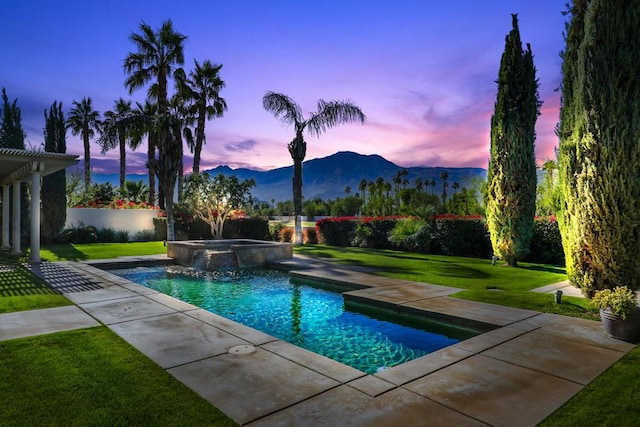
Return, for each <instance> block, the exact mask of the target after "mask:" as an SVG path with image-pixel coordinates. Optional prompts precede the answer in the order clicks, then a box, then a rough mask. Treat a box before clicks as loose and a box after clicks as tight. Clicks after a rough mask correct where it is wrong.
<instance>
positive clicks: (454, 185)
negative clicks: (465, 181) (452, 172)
mask: <svg viewBox="0 0 640 427" xmlns="http://www.w3.org/2000/svg"><path fill="white" fill-rule="evenodd" d="M451 188H453V194H456V192H457V190H458V188H460V183H458V182H454V183H453V185H452V186H451Z"/></svg>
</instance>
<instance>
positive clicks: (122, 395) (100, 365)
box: [0, 327, 235, 426]
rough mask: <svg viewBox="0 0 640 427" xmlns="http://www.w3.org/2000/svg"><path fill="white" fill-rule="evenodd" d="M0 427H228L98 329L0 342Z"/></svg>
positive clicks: (208, 407) (207, 407) (159, 371)
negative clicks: (213, 426) (0, 402)
mask: <svg viewBox="0 0 640 427" xmlns="http://www.w3.org/2000/svg"><path fill="white" fill-rule="evenodd" d="M0 354H2V361H3V362H2V367H0V395H2V396H3V399H2V400H3V402H2V405H0V425H3V426H10V425H32V426H36V425H67V426H72V425H78V426H88V425H140V426H141V425H145V426H155V425H157V426H166V425H180V426H205V425H215V426H232V425H235V423H234V422H233V421H232V420H231V419H229V418H228V417H227V416H226V415H224V414H223V413H222V412H221V411H219V410H218V409H216V408H215V407H214V406H212V405H210V404H209V403H208V402H206V401H205V400H204V399H202V398H201V397H200V396H198V395H197V394H196V393H195V392H193V391H191V390H190V389H189V388H187V387H186V386H185V385H183V384H182V383H180V382H179V381H178V380H176V379H175V378H173V377H172V376H171V375H169V374H167V373H166V372H165V371H164V370H163V369H162V368H160V367H159V366H158V365H156V364H155V363H153V362H152V361H151V360H150V359H148V358H147V357H146V356H144V355H142V354H141V353H139V352H138V351H136V350H135V349H134V348H133V347H131V346H130V345H129V344H127V343H126V342H125V341H124V340H122V339H121V338H119V337H118V336H117V335H115V334H114V333H113V332H111V331H110V330H109V329H108V328H106V327H96V328H89V329H82V330H77V331H70V332H61V333H57V334H49V335H41V336H37V337H31V338H23V339H15V340H9V341H3V342H0Z"/></svg>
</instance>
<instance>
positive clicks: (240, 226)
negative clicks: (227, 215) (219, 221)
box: [222, 217, 269, 240]
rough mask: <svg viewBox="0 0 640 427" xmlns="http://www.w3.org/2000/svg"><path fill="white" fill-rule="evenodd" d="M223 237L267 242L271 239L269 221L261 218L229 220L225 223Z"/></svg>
mask: <svg viewBox="0 0 640 427" xmlns="http://www.w3.org/2000/svg"><path fill="white" fill-rule="evenodd" d="M222 237H223V238H225V239H255V240H266V239H268V238H269V221H267V220H266V219H264V218H259V217H252V218H237V219H227V220H226V221H225V222H224V228H223V230H222Z"/></svg>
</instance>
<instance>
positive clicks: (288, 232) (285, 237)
mask: <svg viewBox="0 0 640 427" xmlns="http://www.w3.org/2000/svg"><path fill="white" fill-rule="evenodd" d="M295 235H296V231H295V229H294V228H293V227H284V228H283V229H282V230H280V237H279V238H278V241H279V242H286V243H291V242H293V239H294V237H295Z"/></svg>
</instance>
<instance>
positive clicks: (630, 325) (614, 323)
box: [591, 286, 640, 342]
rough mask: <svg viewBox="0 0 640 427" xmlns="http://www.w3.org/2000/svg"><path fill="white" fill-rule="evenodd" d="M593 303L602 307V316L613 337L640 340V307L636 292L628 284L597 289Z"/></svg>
mask: <svg viewBox="0 0 640 427" xmlns="http://www.w3.org/2000/svg"><path fill="white" fill-rule="evenodd" d="M591 304H592V305H594V306H595V307H597V308H599V309H600V318H601V319H602V324H603V325H604V329H605V331H606V332H607V334H608V335H609V336H610V337H611V338H615V339H618V340H623V341H632V342H637V341H638V340H640V307H638V299H637V297H636V294H635V293H634V292H633V291H632V290H631V289H629V288H627V287H626V286H618V287H616V288H615V289H613V290H611V289H603V290H601V291H597V292H596V293H595V295H594V296H593V298H592V299H591Z"/></svg>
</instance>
